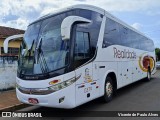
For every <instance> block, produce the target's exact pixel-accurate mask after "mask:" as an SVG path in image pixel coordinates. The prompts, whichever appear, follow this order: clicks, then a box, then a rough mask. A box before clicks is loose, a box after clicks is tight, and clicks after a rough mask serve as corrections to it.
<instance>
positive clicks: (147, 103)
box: [20, 70, 160, 120]
mask: <svg viewBox="0 0 160 120" xmlns="http://www.w3.org/2000/svg"><path fill="white" fill-rule="evenodd" d="M20 111H22V112H26V111H29V112H44V113H47V112H48V113H51V114H57V113H59V114H61V115H62V116H64V115H65V114H66V112H67V114H69V115H71V116H72V115H73V114H75V112H76V111H77V114H78V112H79V111H83V112H84V111H86V114H89V116H92V114H96V111H160V70H158V71H157V72H156V74H155V75H154V76H152V80H151V81H149V82H146V81H145V80H140V81H138V82H136V83H133V84H131V85H128V86H126V87H123V88H121V89H119V90H118V91H117V95H116V96H115V97H114V99H113V100H112V101H111V102H109V103H103V102H102V101H101V100H100V99H96V100H93V101H91V102H88V103H86V104H84V105H81V106H79V107H77V108H75V109H71V110H64V109H56V108H47V107H39V106H31V107H28V108H25V109H21V110H20ZM87 111H89V112H88V113H87ZM159 113H160V112H159ZM82 117H83V116H81V117H78V116H77V117H74V118H72V119H82ZM55 119H58V120H59V119H60V120H63V119H71V118H68V117H67V118H66V117H55ZM83 119H86V120H87V119H93V120H94V119H99V120H101V119H113V120H127V119H128V118H127V117H115V118H114V117H112V118H111V117H107V118H105V117H100V116H97V117H92V118H84V117H83ZM129 119H130V120H134V119H135V118H131V117H129ZM136 119H140V118H138V117H136ZM141 119H142V120H143V119H144V120H146V118H145V117H141ZM149 119H150V120H160V116H159V117H150V118H149Z"/></svg>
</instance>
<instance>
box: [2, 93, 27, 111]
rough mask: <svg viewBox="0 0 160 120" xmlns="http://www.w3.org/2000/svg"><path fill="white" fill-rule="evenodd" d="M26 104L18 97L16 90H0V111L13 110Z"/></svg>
mask: <svg viewBox="0 0 160 120" xmlns="http://www.w3.org/2000/svg"><path fill="white" fill-rule="evenodd" d="M24 105H25V104H23V103H21V102H19V100H18V99H17V97H16V91H15V90H9V91H4V92H0V111H3V110H5V111H6V110H8V111H12V110H15V109H17V107H19V106H21V107H22V106H24Z"/></svg>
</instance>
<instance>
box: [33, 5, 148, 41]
mask: <svg viewBox="0 0 160 120" xmlns="http://www.w3.org/2000/svg"><path fill="white" fill-rule="evenodd" d="M76 8H79V9H86V10H91V11H95V12H98V13H100V14H102V15H105V16H106V17H108V18H110V19H112V20H114V21H116V22H118V23H119V24H121V25H123V26H125V27H127V28H129V29H131V30H133V31H135V32H137V33H139V34H141V35H143V36H145V37H146V38H148V37H147V36H146V35H144V34H143V33H141V32H140V31H138V30H137V29H135V28H133V27H131V26H130V25H128V24H126V23H125V22H123V21H122V20H120V19H118V18H117V17H115V16H113V15H112V14H110V13H109V12H107V11H106V10H104V9H102V8H99V7H96V6H93V5H86V4H78V5H73V6H70V7H66V8H63V9H60V10H57V11H54V12H53V13H49V14H47V15H44V16H42V17H40V18H39V19H38V20H36V21H34V22H32V23H31V24H33V23H35V22H38V21H40V20H42V19H45V18H48V17H51V16H54V15H56V14H59V13H63V12H65V11H69V10H73V9H76ZM148 39H150V38H148Z"/></svg>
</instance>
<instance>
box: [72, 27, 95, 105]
mask: <svg viewBox="0 0 160 120" xmlns="http://www.w3.org/2000/svg"><path fill="white" fill-rule="evenodd" d="M75 34H76V35H75V47H74V68H75V73H76V78H77V81H76V105H80V104H82V103H84V102H87V101H89V100H91V99H93V98H94V96H95V94H96V93H94V92H93V91H94V88H93V85H92V84H94V81H93V69H92V61H90V60H91V56H90V55H91V54H90V52H91V47H90V34H89V32H88V31H87V29H82V28H81V29H78V28H77V29H76V33H75Z"/></svg>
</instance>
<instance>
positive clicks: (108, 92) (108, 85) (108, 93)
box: [103, 77, 114, 103]
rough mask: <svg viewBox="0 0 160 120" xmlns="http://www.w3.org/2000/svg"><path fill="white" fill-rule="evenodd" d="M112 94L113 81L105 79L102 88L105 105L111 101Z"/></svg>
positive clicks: (108, 78)
mask: <svg viewBox="0 0 160 120" xmlns="http://www.w3.org/2000/svg"><path fill="white" fill-rule="evenodd" d="M113 93H114V87H113V81H112V79H111V78H110V77H107V78H106V81H105V86H104V96H103V100H104V102H106V103H107V102H110V101H111V100H112V99H113Z"/></svg>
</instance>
